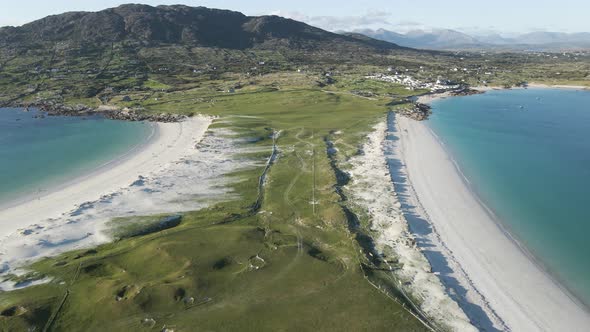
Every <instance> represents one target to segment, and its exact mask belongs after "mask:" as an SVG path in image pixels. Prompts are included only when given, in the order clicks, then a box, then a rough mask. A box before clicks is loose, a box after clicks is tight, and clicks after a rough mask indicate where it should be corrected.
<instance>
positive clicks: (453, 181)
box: [389, 117, 590, 331]
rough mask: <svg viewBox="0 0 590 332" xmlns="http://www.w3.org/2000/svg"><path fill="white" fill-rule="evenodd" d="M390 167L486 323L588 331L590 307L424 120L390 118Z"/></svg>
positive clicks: (416, 223) (456, 294)
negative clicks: (531, 251) (494, 208)
mask: <svg viewBox="0 0 590 332" xmlns="http://www.w3.org/2000/svg"><path fill="white" fill-rule="evenodd" d="M390 131H392V135H394V136H395V137H397V138H398V140H394V141H395V142H396V143H395V145H396V146H395V147H394V149H393V153H392V155H391V156H389V158H391V159H392V160H394V161H397V164H394V165H397V166H396V167H393V168H392V169H391V170H390V171H391V173H392V178H393V179H394V183H395V186H396V191H398V194H399V195H400V197H401V202H402V206H403V208H404V212H405V214H406V217H407V219H408V222H409V224H410V228H411V230H412V232H413V233H414V234H415V236H416V237H417V241H418V245H419V246H420V247H421V248H422V249H423V252H424V253H425V255H426V257H427V258H428V260H429V261H430V263H431V265H432V268H433V271H434V272H435V273H437V274H439V278H440V280H441V281H442V282H443V284H444V285H445V286H446V288H447V291H448V293H449V294H450V295H451V297H452V298H453V299H455V300H456V301H457V302H458V303H459V305H460V306H461V308H462V309H463V311H464V312H465V313H466V314H467V316H469V318H470V320H471V322H472V323H473V324H475V325H476V326H477V327H478V328H479V329H482V330H501V331H505V330H510V331H587V330H588V327H589V326H590V314H589V313H588V311H587V309H586V308H585V307H583V306H582V305H580V304H579V303H578V302H577V300H576V299H575V298H573V297H572V296H571V295H570V294H569V293H568V292H567V291H566V290H565V289H563V288H562V287H561V286H560V285H559V284H558V283H557V282H555V281H554V280H553V279H552V277H551V276H550V275H548V274H547V273H546V272H545V271H544V270H543V269H542V268H541V267H540V266H538V265H537V264H536V263H535V261H534V260H533V259H532V257H530V256H529V255H528V254H527V253H526V251H524V250H523V249H522V248H521V247H520V246H519V245H518V243H517V242H516V241H515V240H514V239H513V238H511V237H510V235H509V234H508V233H507V232H506V231H505V230H504V229H503V228H502V227H501V225H500V224H499V222H498V220H497V219H496V218H495V216H494V215H493V214H492V213H491V212H490V211H489V210H488V209H487V208H486V207H485V205H483V204H482V202H481V201H480V200H479V199H478V197H477V196H476V195H475V194H474V193H473V191H472V190H471V189H470V187H469V184H468V181H467V179H465V178H464V176H463V175H462V173H461V172H460V170H459V169H458V167H457V165H456V163H455V162H454V160H453V159H452V157H451V156H450V155H449V154H448V153H447V151H446V150H445V147H444V144H443V143H442V142H440V141H439V139H438V138H437V137H436V135H435V134H434V133H433V132H432V131H431V130H430V128H429V127H428V126H427V125H426V124H425V123H423V122H417V121H413V120H410V119H407V118H403V117H399V118H396V119H395V123H390Z"/></svg>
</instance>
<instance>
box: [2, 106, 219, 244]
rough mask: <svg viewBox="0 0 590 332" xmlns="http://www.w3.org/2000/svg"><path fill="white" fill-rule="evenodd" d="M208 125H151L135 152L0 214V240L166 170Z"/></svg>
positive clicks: (193, 121) (204, 121) (189, 122)
mask: <svg viewBox="0 0 590 332" xmlns="http://www.w3.org/2000/svg"><path fill="white" fill-rule="evenodd" d="M210 122H211V120H210V119H208V118H205V117H195V118H192V119H189V120H187V121H184V122H180V123H155V124H153V125H154V131H153V133H152V135H151V137H150V138H148V140H147V142H145V144H143V145H141V146H139V147H138V148H137V149H136V150H135V151H131V152H130V153H128V154H127V155H125V156H122V157H121V158H119V159H117V160H114V161H112V162H111V163H109V164H107V165H103V166H102V167H100V168H99V169H97V170H95V171H93V172H92V173H90V174H87V175H85V176H83V177H80V178H78V179H75V180H74V181H72V182H70V183H69V184H67V185H65V186H62V187H60V188H57V189H54V190H50V191H49V193H47V194H45V195H43V196H41V197H30V198H29V199H27V200H25V201H24V202H21V203H20V204H18V205H16V206H12V207H9V208H6V209H3V210H1V211H0V238H2V237H5V236H7V235H9V234H11V233H13V232H15V231H17V230H19V229H22V228H25V227H27V226H28V225H30V224H31V222H33V223H34V222H35V221H39V220H42V219H51V218H57V217H59V216H60V215H61V214H63V213H64V212H67V211H70V210H73V209H74V208H76V207H77V206H78V205H79V204H80V203H83V202H87V201H91V200H95V199H97V198H98V197H100V196H101V195H104V194H106V193H110V192H113V191H116V190H118V189H120V188H121V187H123V186H127V185H129V184H131V183H132V182H133V181H135V180H137V178H138V177H139V176H140V175H141V174H146V173H150V172H154V171H156V170H157V169H159V168H162V167H165V165H166V164H167V163H169V162H171V161H174V160H177V159H179V158H180V157H181V156H182V155H183V154H184V153H185V150H186V149H187V147H191V146H193V145H194V144H196V142H198V141H199V140H200V138H201V137H202V136H203V134H204V133H205V131H206V130H207V127H208V126H209V124H210Z"/></svg>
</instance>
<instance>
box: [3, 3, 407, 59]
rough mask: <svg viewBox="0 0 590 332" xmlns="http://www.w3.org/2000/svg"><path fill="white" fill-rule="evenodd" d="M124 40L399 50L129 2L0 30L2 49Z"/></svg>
mask: <svg viewBox="0 0 590 332" xmlns="http://www.w3.org/2000/svg"><path fill="white" fill-rule="evenodd" d="M124 41H125V42H130V43H136V44H141V45H144V46H154V45H162V44H178V45H190V46H203V47H220V48H227V49H240V50H242V49H249V48H276V47H288V48H291V49H293V48H294V49H327V48H333V47H338V48H351V47H352V48H368V49H373V50H377V49H378V50H387V49H397V48H399V46H397V45H394V44H391V43H383V42H378V41H375V40H368V39H366V38H363V39H357V38H353V37H350V36H343V35H339V34H335V33H331V32H328V31H325V30H322V29H319V28H315V27H312V26H310V25H307V24H305V23H302V22H298V21H294V20H291V19H287V18H282V17H279V16H260V17H251V16H246V15H244V14H242V13H239V12H234V11H230V10H220V9H210V8H206V7H188V6H182V5H174V6H158V7H152V6H147V5H133V4H130V5H122V6H120V7H117V8H110V9H106V10H102V11H99V12H70V13H65V14H60V15H54V16H49V17H46V18H43V19H40V20H38V21H34V22H31V23H29V24H25V25H23V26H21V27H5V28H2V29H1V30H0V44H1V45H3V46H5V47H6V46H8V47H10V46H32V45H35V44H41V43H48V42H50V43H51V42H53V43H55V42H60V43H66V44H70V45H72V44H90V45H97V44H98V45H100V44H108V43H117V42H124Z"/></svg>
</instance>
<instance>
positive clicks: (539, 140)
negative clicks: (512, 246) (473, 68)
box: [428, 89, 590, 304]
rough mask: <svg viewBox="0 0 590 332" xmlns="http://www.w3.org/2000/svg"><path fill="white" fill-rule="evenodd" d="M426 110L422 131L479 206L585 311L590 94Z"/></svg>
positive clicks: (516, 94)
mask: <svg viewBox="0 0 590 332" xmlns="http://www.w3.org/2000/svg"><path fill="white" fill-rule="evenodd" d="M432 106H433V115H432V117H431V119H430V120H429V121H428V124H429V126H430V127H431V128H432V129H433V130H434V132H435V133H437V135H438V136H439V137H440V138H441V140H442V141H443V142H444V143H445V144H446V146H447V148H448V149H449V150H450V152H451V153H452V154H453V156H454V158H455V159H456V160H457V162H458V164H459V167H460V168H461V170H462V171H463V173H464V174H465V176H466V177H467V178H468V179H469V181H470V183H471V184H472V186H473V188H474V190H475V191H476V192H477V193H478V195H479V196H480V198H482V200H483V201H484V202H485V204H486V205H487V206H488V207H489V208H491V209H492V210H493V211H494V213H495V214H496V215H497V216H498V217H499V219H500V221H501V222H502V223H503V224H504V225H505V226H506V228H507V229H508V230H509V231H510V232H511V233H512V234H513V235H514V236H515V237H516V238H517V239H518V240H519V241H520V242H521V243H522V244H524V245H525V247H526V248H527V249H529V250H530V251H531V252H532V253H533V254H534V255H535V256H536V257H537V259H538V260H539V261H540V262H542V263H543V265H545V266H546V268H547V269H548V270H549V271H550V272H551V273H552V274H553V275H554V276H555V277H556V278H557V279H559V280H560V281H561V283H562V284H564V285H565V286H566V287H568V288H569V289H570V290H571V291H572V292H573V293H574V294H575V295H576V296H577V297H579V298H580V299H581V300H582V301H584V302H585V303H586V304H589V303H590V238H589V236H590V91H576V90H554V89H527V90H502V91H492V92H488V93H485V94H482V95H474V96H467V97H456V98H450V99H444V100H438V101H436V102H434V103H433V105H432ZM539 291H542V290H539Z"/></svg>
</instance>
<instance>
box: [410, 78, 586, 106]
mask: <svg viewBox="0 0 590 332" xmlns="http://www.w3.org/2000/svg"><path fill="white" fill-rule="evenodd" d="M470 88H471V89H473V90H476V91H479V92H481V93H486V92H488V91H499V90H517V89H528V88H531V89H567V90H582V91H587V90H590V87H588V86H583V85H560V84H558V85H550V84H543V83H529V84H527V86H526V87H511V88H506V87H502V86H483V85H479V86H473V87H470ZM450 97H462V96H456V95H453V93H452V91H446V92H442V93H428V94H425V95H421V96H417V97H415V100H416V102H418V103H421V104H426V105H430V104H431V103H432V102H434V101H437V100H439V99H446V98H450Z"/></svg>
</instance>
